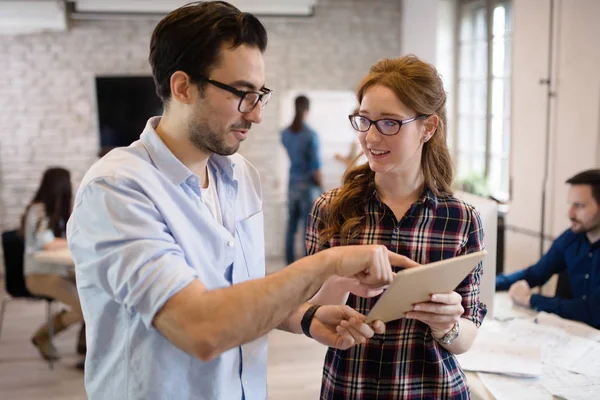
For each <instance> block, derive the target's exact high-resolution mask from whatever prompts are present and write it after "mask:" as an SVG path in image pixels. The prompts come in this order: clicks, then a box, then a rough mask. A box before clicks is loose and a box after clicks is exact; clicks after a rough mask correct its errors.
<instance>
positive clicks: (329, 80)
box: [0, 0, 401, 257]
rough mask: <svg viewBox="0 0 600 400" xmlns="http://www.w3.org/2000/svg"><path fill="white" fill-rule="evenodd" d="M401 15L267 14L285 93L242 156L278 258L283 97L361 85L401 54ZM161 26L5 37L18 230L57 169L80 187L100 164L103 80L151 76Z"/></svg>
mask: <svg viewBox="0 0 600 400" xmlns="http://www.w3.org/2000/svg"><path fill="white" fill-rule="evenodd" d="M400 13H401V10H400V0H370V1H366V0H321V1H319V3H318V5H317V7H316V8H315V13H314V16H313V17H310V18H303V17H268V18H262V21H263V22H264V24H265V25H266V28H267V31H268V33H269V48H268V49H267V52H266V54H265V60H266V67H267V85H268V86H269V87H270V88H272V89H274V90H275V96H274V98H273V100H272V102H271V104H269V106H268V107H267V108H266V109H265V113H264V121H263V123H262V124H261V125H259V126H256V127H254V128H253V130H252V131H251V134H250V136H251V138H250V139H248V140H247V141H246V142H245V143H244V144H243V146H242V148H241V153H242V154H244V155H245V156H246V157H248V158H249V159H250V160H251V161H252V162H253V163H254V165H256V167H257V168H258V170H259V171H260V172H261V175H262V180H263V190H264V197H265V226H266V243H267V255H268V256H271V257H273V256H275V257H277V256H281V255H282V254H283V233H284V228H285V219H286V216H285V215H286V213H285V188H286V179H287V173H286V171H285V166H286V165H287V164H286V160H285V154H284V152H283V150H282V148H281V146H280V143H279V132H278V131H279V127H278V126H279V112H280V103H279V102H278V99H277V93H285V92H286V91H287V90H290V89H295V88H313V89H330V90H347V89H354V88H355V86H356V84H357V83H358V81H359V79H360V78H361V77H362V76H363V75H364V74H365V73H366V72H367V71H368V68H369V66H370V65H371V64H373V63H374V62H375V61H377V60H378V59H380V58H382V57H394V56H398V55H399V54H400V31H401V29H400V20H401V19H400ZM156 22H157V21H156V20H153V21H142V20H131V21H117V20H115V21H73V22H72V24H71V26H70V28H69V30H68V32H62V33H43V34H33V35H23V36H0V55H1V56H0V71H1V73H0V228H2V229H3V230H4V229H10V228H13V227H16V226H17V224H18V221H19V218H20V215H21V213H22V211H23V207H24V206H25V205H26V203H27V202H28V201H29V200H30V199H31V196H32V195H33V191H34V190H35V188H36V186H37V184H38V182H39V179H40V178H41V174H42V172H43V171H44V169H46V168H47V167H48V166H54V165H60V166H64V167H67V168H69V169H70V170H71V171H72V175H73V184H74V185H75V188H76V187H77V185H78V184H79V181H80V180H81V178H82V176H83V174H84V173H85V172H86V171H87V169H88V168H89V167H90V166H91V165H92V164H93V163H94V162H95V161H96V160H97V153H98V145H99V144H98V143H99V138H98V127H97V112H96V98H95V81H94V78H95V76H97V75H148V74H150V67H149V65H148V61H147V57H148V45H149V40H150V35H151V32H152V29H153V28H154V26H155V24H156ZM340 123H345V121H340ZM142 129H143V126H140V131H141V130H142Z"/></svg>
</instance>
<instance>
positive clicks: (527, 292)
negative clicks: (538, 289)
mask: <svg viewBox="0 0 600 400" xmlns="http://www.w3.org/2000/svg"><path fill="white" fill-rule="evenodd" d="M508 294H509V295H510V297H511V299H513V301H514V302H515V303H516V304H518V305H520V306H522V307H527V308H530V307H531V305H530V303H529V302H530V300H531V288H530V287H529V284H528V283H527V281H525V280H520V281H517V282H515V283H513V284H512V285H511V287H510V289H508Z"/></svg>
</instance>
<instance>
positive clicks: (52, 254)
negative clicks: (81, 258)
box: [33, 249, 75, 266]
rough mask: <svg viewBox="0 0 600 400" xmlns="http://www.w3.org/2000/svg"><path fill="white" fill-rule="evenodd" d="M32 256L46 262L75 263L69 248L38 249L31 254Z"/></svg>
mask: <svg viewBox="0 0 600 400" xmlns="http://www.w3.org/2000/svg"><path fill="white" fill-rule="evenodd" d="M33 258H34V260H36V261H38V262H41V263H46V264H60V265H70V266H74V265H75V263H74V262H73V256H72V255H71V252H70V251H69V249H61V250H44V251H38V252H35V253H34V254H33Z"/></svg>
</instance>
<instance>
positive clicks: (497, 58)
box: [492, 37, 506, 77]
mask: <svg viewBox="0 0 600 400" xmlns="http://www.w3.org/2000/svg"><path fill="white" fill-rule="evenodd" d="M505 57H506V41H505V39H504V38H502V37H496V38H494V41H493V44H492V75H493V76H495V77H504V74H505V73H506V68H505V67H506V59H505Z"/></svg>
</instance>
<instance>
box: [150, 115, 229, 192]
mask: <svg viewBox="0 0 600 400" xmlns="http://www.w3.org/2000/svg"><path fill="white" fill-rule="evenodd" d="M160 118H161V117H152V118H150V119H149V120H148V122H147V123H146V127H145V128H144V131H143V132H142V135H141V136H140V140H141V142H142V144H143V145H144V147H145V148H146V151H148V154H149V155H150V158H151V159H152V162H153V163H154V165H156V168H158V170H159V171H160V172H162V173H163V174H164V175H165V176H167V177H168V178H169V179H170V180H171V182H173V184H175V185H181V184H182V183H183V182H185V180H186V179H187V178H189V177H190V176H192V175H194V173H193V172H192V171H191V170H190V169H189V168H188V167H186V166H185V165H184V164H183V163H182V162H181V161H179V159H178V158H177V157H175V155H174V154H173V153H172V152H171V150H169V148H168V147H167V146H166V145H165V144H164V143H163V141H162V139H161V138H160V137H159V136H158V134H157V133H156V127H157V126H158V123H159V122H160ZM210 164H214V166H215V167H216V168H217V169H218V170H219V172H220V173H221V174H223V175H225V176H227V177H229V179H231V180H234V167H235V163H234V162H233V161H232V160H231V158H230V157H229V156H220V155H218V154H213V155H211V157H210V159H209V165H210Z"/></svg>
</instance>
